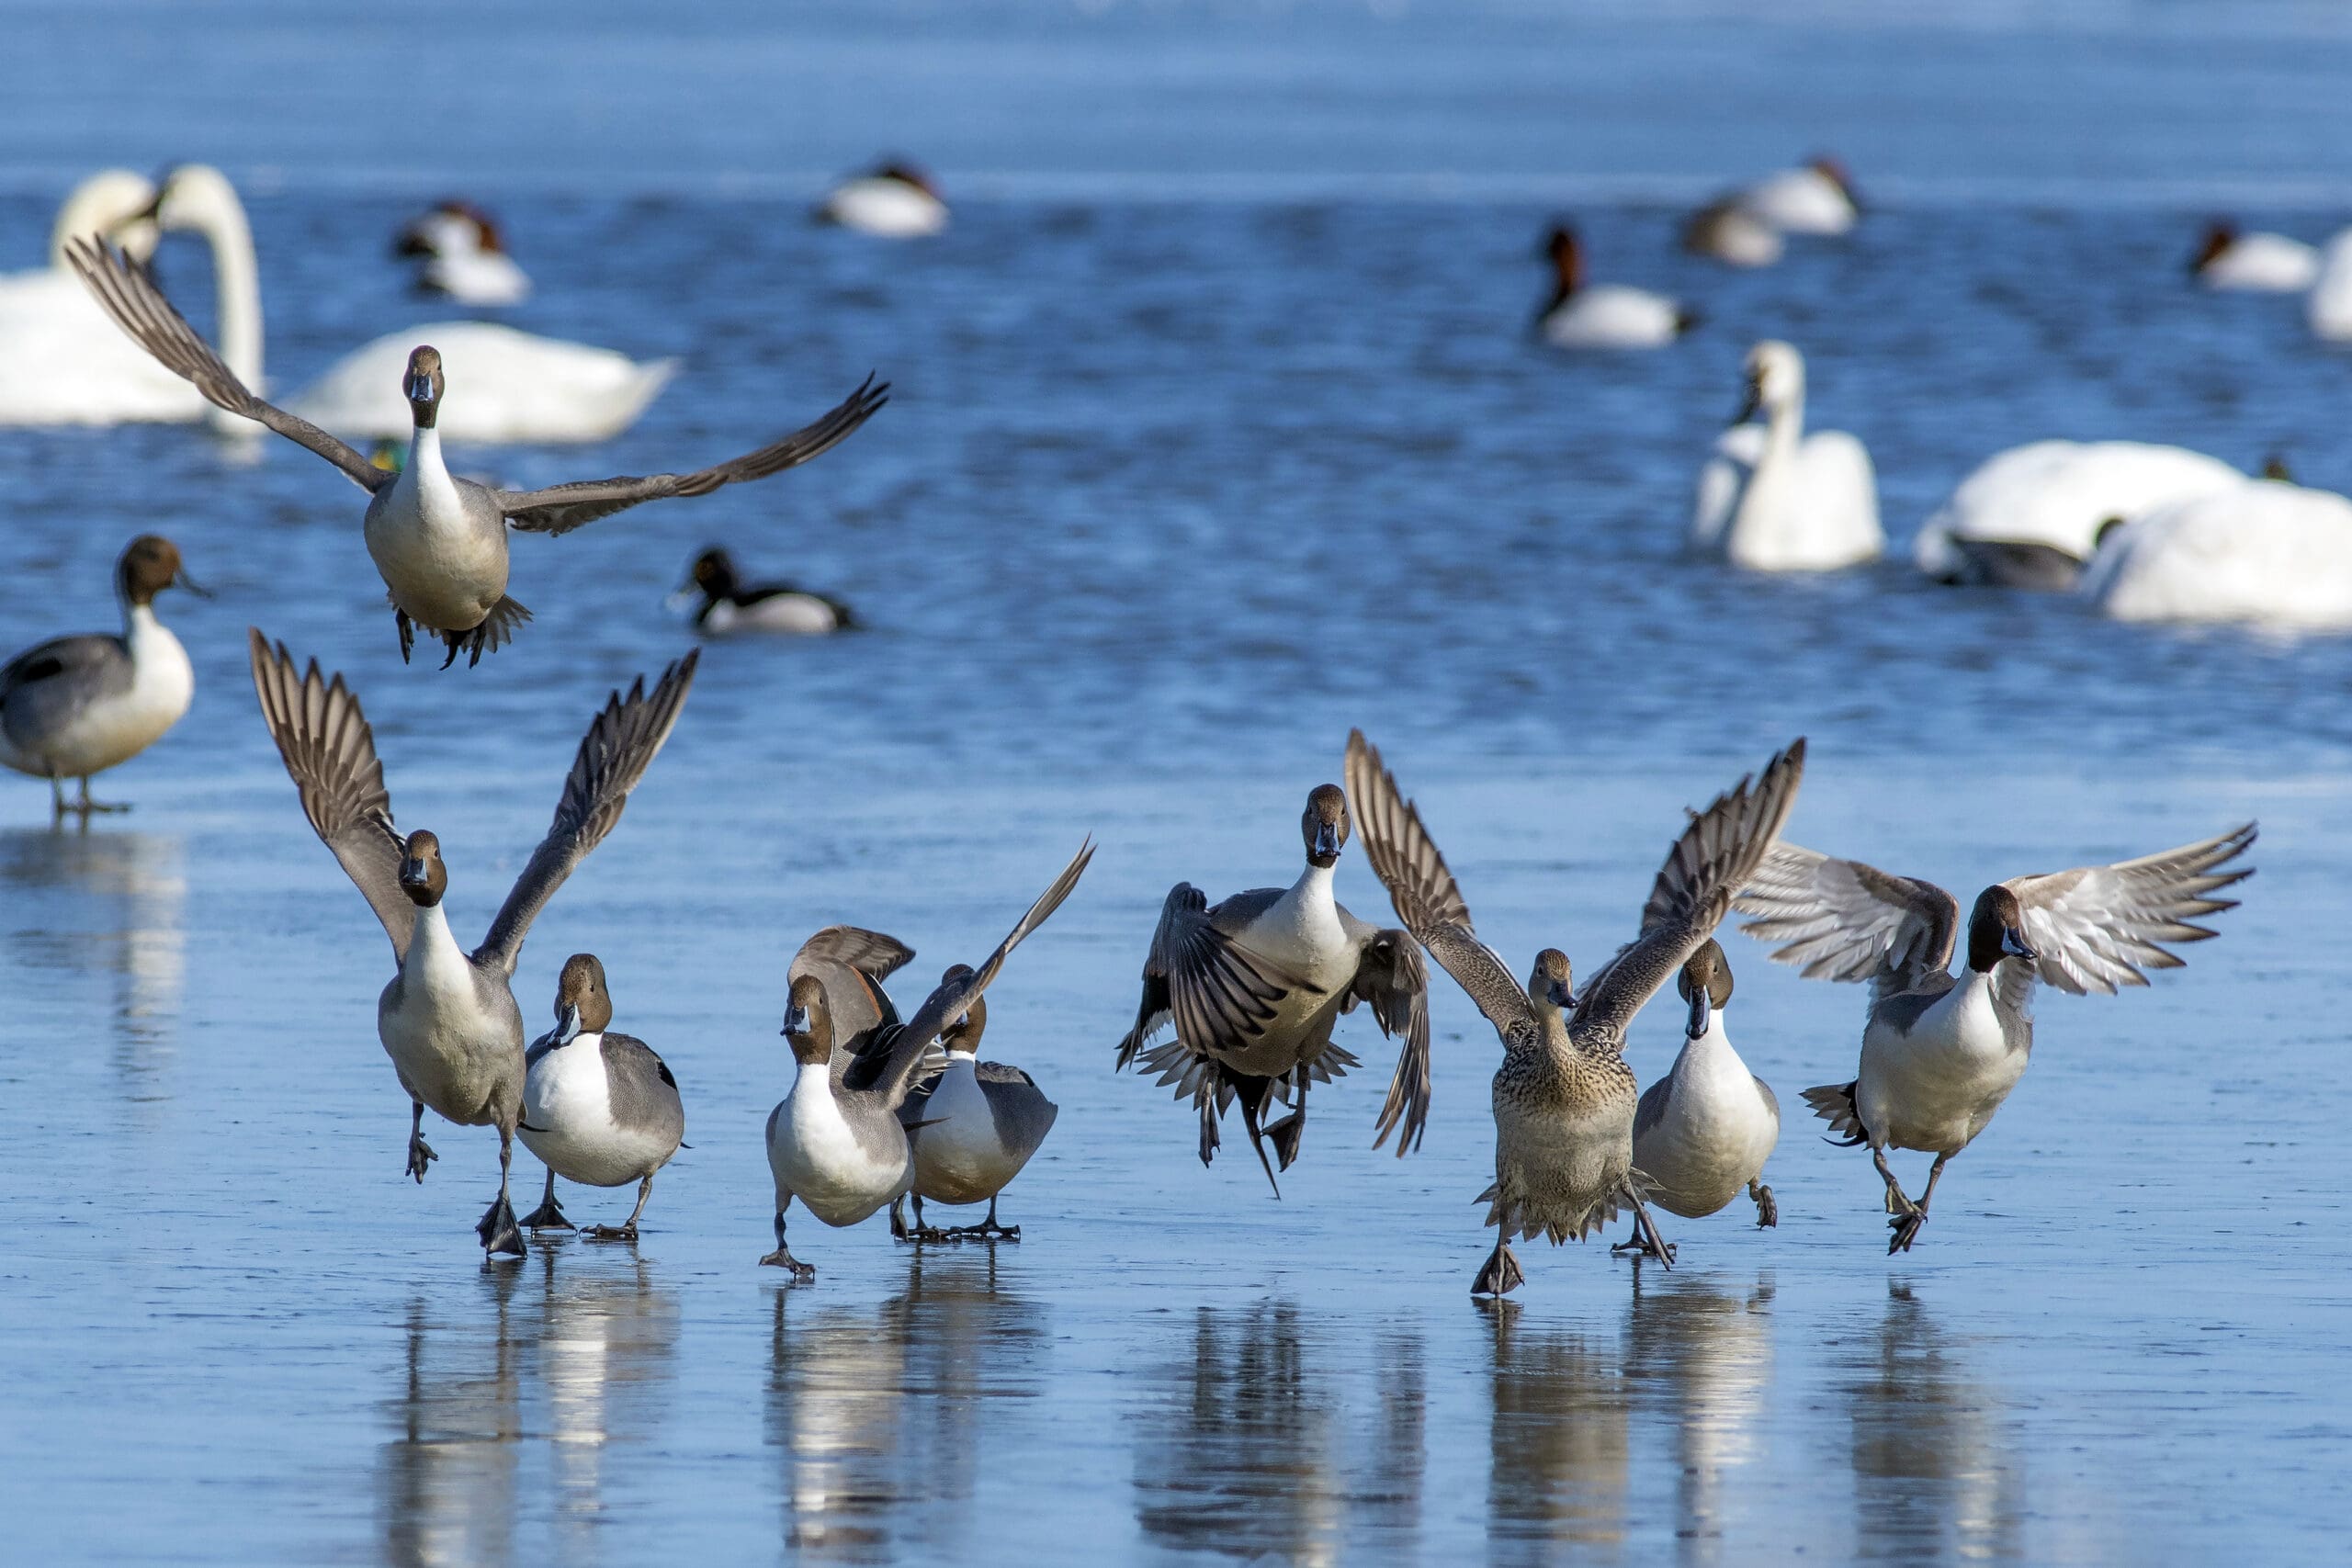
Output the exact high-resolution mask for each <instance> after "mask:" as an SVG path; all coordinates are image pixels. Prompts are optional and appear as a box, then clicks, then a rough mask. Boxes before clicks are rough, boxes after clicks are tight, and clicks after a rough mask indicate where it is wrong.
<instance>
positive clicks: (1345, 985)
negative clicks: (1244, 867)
mask: <svg viewBox="0 0 2352 1568" xmlns="http://www.w3.org/2000/svg"><path fill="white" fill-rule="evenodd" d="M1298 826H1299V836H1300V838H1301V839H1302V840H1304V842H1305V844H1306V868H1305V869H1304V870H1303V871H1301V872H1300V873H1299V876H1298V880H1297V881H1296V882H1294V883H1292V884H1291V885H1290V886H1288V887H1253V888H1251V889H1250V890H1249V891H1248V892H1246V893H1236V894H1234V895H1232V896H1231V897H1227V898H1226V899H1224V900H1223V901H1222V902H1219V903H1217V904H1214V905H1212V904H1211V903H1210V902H1209V901H1208V896H1207V895H1206V894H1204V893H1203V892H1202V891H1201V890H1200V889H1199V888H1197V887H1195V886H1193V885H1192V884H1191V883H1189V882H1180V883H1178V884H1177V885H1176V886H1174V887H1173V888H1172V889H1170V892H1169V895H1168V899H1167V902H1166V903H1165V904H1164V905H1162V906H1161V908H1160V911H1159V929H1158V930H1157V931H1153V932H1152V937H1151V951H1150V953H1148V954H1147V955H1146V957H1145V959H1144V964H1143V1000H1142V1001H1141V1003H1140V1004H1139V1005H1138V1006H1137V1007H1136V1022H1135V1027H1134V1028H1133V1029H1130V1030H1129V1031H1128V1032H1127V1034H1126V1038H1125V1039H1124V1040H1121V1041H1120V1042H1119V1055H1118V1062H1117V1066H1118V1067H1120V1068H1125V1067H1126V1066H1129V1065H1130V1064H1132V1063H1134V1062H1135V1061H1136V1060H1137V1059H1138V1058H1140V1059H1141V1060H1142V1062H1143V1065H1144V1066H1145V1067H1146V1068H1147V1069H1148V1070H1149V1071H1152V1072H1156V1073H1158V1074H1159V1075H1160V1078H1159V1081H1160V1082H1161V1083H1162V1084H1172V1085H1174V1086H1175V1089H1176V1098H1178V1099H1179V1100H1182V1099H1184V1098H1185V1097H1187V1096H1190V1097H1191V1099H1192V1101H1193V1107H1194V1109H1196V1110H1197V1111H1199V1113H1200V1120H1201V1143H1200V1151H1201V1163H1202V1164H1203V1165H1206V1164H1208V1163H1209V1161H1210V1160H1211V1159H1213V1158H1214V1157H1215V1156H1216V1150H1217V1119H1218V1117H1219V1116H1221V1115H1222V1114H1223V1113H1224V1111H1225V1108H1226V1107H1227V1105H1229V1104H1231V1103H1232V1102H1233V1101H1234V1100H1236V1099H1238V1100H1240V1102H1241V1125H1242V1126H1243V1128H1244V1129H1246V1130H1247V1131H1248V1133H1249V1134H1250V1146H1251V1147H1253V1148H1254V1149H1256V1150H1257V1152H1258V1163H1259V1164H1260V1165H1261V1166H1263V1167H1264V1168H1265V1171H1266V1180H1267V1182H1268V1183H1269V1184H1270V1185H1273V1186H1274V1195H1275V1196H1276V1197H1280V1196H1281V1195H1282V1189H1281V1187H1280V1185H1279V1184H1275V1183H1274V1167H1273V1166H1272V1165H1271V1164H1269V1163H1268V1162H1267V1158H1266V1146H1265V1139H1267V1138H1271V1139H1272V1140H1273V1145H1274V1153H1275V1156H1277V1157H1278V1158H1279V1159H1280V1160H1281V1162H1282V1168H1283V1169H1284V1170H1287V1169H1289V1168H1290V1165H1291V1162H1292V1161H1293V1160H1295V1159H1296V1158H1297V1157H1298V1145H1299V1137H1300V1135H1301V1134H1303V1133H1304V1132H1305V1131H1306V1091H1307V1089H1308V1088H1309V1086H1310V1085H1312V1084H1315V1083H1329V1081H1331V1080H1332V1079H1333V1078H1336V1077H1342V1076H1344V1075H1345V1074H1346V1072H1347V1071H1348V1069H1349V1068H1351V1067H1353V1066H1357V1065H1358V1063H1357V1058H1356V1057H1355V1055H1353V1054H1352V1053H1351V1052H1349V1051H1347V1050H1346V1049H1344V1048H1342V1047H1341V1046H1339V1045H1337V1044H1334V1043H1332V1040H1331V1029H1332V1026H1333V1025H1334V1024H1335V1023H1337V1022H1338V1021H1339V1019H1340V1014H1342V1013H1345V1012H1351V1011H1353V1010H1355V1008H1356V1006H1357V1005H1358V1004H1359V1003H1364V1004H1368V1005H1369V1006H1370V1007H1371V1009H1372V1015H1373V1017H1374V1020H1375V1021H1378V1023H1379V1025H1380V1030H1381V1032H1382V1033H1384V1034H1386V1035H1389V1036H1391V1037H1392V1038H1393V1037H1394V1036H1397V1035H1399V1034H1401V1035H1403V1036H1404V1037H1405V1045H1404V1049H1403V1050H1402V1051H1400V1052H1399V1053H1398V1054H1397V1070H1396V1073H1395V1075H1394V1076H1393V1077H1391V1078H1390V1079H1389V1084H1388V1099H1387V1101H1386V1103H1385V1104H1384V1105H1383V1106H1382V1107H1381V1111H1380V1119H1379V1122H1377V1124H1376V1134H1375V1136H1374V1139H1373V1146H1374V1148H1378V1147H1380V1146H1381V1145H1383V1144H1385V1143H1386V1142H1387V1140H1388V1134H1390V1133H1391V1132H1394V1133H1396V1134H1397V1156H1399V1157H1400V1158H1401V1157H1402V1156H1404V1155H1405V1154H1406V1153H1408V1151H1409V1150H1411V1149H1413V1148H1415V1147H1417V1146H1418V1145H1419V1143H1420V1140H1421V1129H1422V1126H1423V1124H1424V1123H1425V1122H1427V1121H1428V1119H1429V1108H1430V1019H1429V984H1430V982H1429V970H1428V968H1427V967H1426V966H1425V965H1424V964H1422V963H1421V953H1420V949H1419V947H1417V946H1415V945H1414V943H1413V939H1412V937H1411V936H1410V935H1408V933H1406V932H1404V931H1397V930H1396V929H1394V928H1391V929H1387V930H1383V929H1381V928H1378V927H1375V926H1371V925H1367V924H1365V923H1364V922H1363V921H1362V920H1360V919H1356V918H1355V917H1354V916H1353V915H1351V914H1350V913H1348V911H1347V909H1346V908H1345V907H1344V906H1342V905H1341V904H1340V902H1339V901H1338V900H1337V899H1335V898H1334V897H1332V896H1331V875H1332V871H1333V869H1334V868H1335V867H1336V866H1338V864H1339V863H1340V850H1341V848H1342V847H1344V846H1345V845H1346V843H1347V841H1348V837H1349V835H1350V834H1351V832H1352V831H1353V826H1352V824H1351V821H1350V818H1349V816H1348V799H1347V796H1346V795H1343V794H1341V793H1340V787H1339V785H1337V784H1318V785H1317V786H1316V788H1315V790H1314V791H1313V793H1311V794H1310V795H1307V797H1306V810H1305V811H1304V812H1302V813H1301V814H1300V816H1299V825H1298ZM1170 1021H1173V1022H1174V1024H1175V1026H1176V1037H1175V1038H1174V1039H1173V1040H1170V1042H1168V1043H1166V1044H1164V1045H1160V1046H1157V1047H1154V1048H1152V1049H1150V1050H1146V1049H1145V1046H1146V1045H1147V1043H1148V1042H1149V1041H1150V1039H1151V1037H1152V1035H1154V1034H1155V1033H1157V1032H1159V1027H1160V1026H1161V1025H1162V1024H1164V1023H1168V1022H1170ZM1277 1099H1279V1100H1282V1101H1283V1103H1284V1104H1285V1105H1288V1106H1290V1107H1292V1110H1291V1113H1290V1114H1289V1115H1287V1116H1285V1117H1283V1119H1282V1120H1281V1121H1279V1122H1274V1123H1272V1125H1270V1126H1267V1125H1261V1119H1262V1117H1263V1116H1264V1114H1265V1112H1266V1110H1267V1108H1268V1107H1269V1106H1270V1105H1271V1104H1272V1102H1273V1101H1274V1100H1277ZM1261 1134H1262V1136H1261Z"/></svg>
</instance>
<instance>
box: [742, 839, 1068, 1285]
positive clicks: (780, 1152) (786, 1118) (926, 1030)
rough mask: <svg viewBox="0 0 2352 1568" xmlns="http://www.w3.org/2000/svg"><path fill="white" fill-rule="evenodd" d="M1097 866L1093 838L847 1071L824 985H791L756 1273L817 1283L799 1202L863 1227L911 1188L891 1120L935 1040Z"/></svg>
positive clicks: (815, 981) (819, 981)
mask: <svg viewBox="0 0 2352 1568" xmlns="http://www.w3.org/2000/svg"><path fill="white" fill-rule="evenodd" d="M1093 858H1094V841H1093V840H1091V839H1089V840H1087V841H1086V843H1085V844H1083V845H1082V846H1080V850H1079V852H1078V853H1077V854H1076V855H1075V856H1073V857H1071V860H1070V863H1069V864H1068V865H1066V866H1064V867H1063V868H1062V872H1061V874H1060V875H1059V876H1057V877H1056V878H1055V879H1054V882H1053V885H1052V886H1049V887H1047V888H1046V891H1045V892H1044V893H1043V894H1041V895H1039V896H1038V898H1037V901H1036V902H1035V903H1034V904H1032V905H1030V906H1029V909H1028V912H1027V913H1025V914H1023V916H1022V917H1021V919H1020V921H1019V923H1017V924H1016V925H1014V927H1013V928H1012V931H1011V933H1010V934H1008V935H1007V936H1006V937H1005V939H1004V940H1003V941H1002V942H999V943H998V944H997V948H996V951H995V952H994V953H990V954H989V957H988V960H987V962H985V963H983V964H981V965H980V966H979V967H978V969H977V970H969V971H963V972H957V971H950V973H951V974H952V975H954V976H955V977H954V978H952V979H949V980H946V981H943V982H942V983H941V984H940V986H939V987H938V988H937V989H935V990H933V992H932V993H931V995H930V996H929V997H928V998H924V1001H923V1004H922V1007H921V1008H919V1009H917V1010H916V1011H915V1015H914V1017H913V1018H912V1019H910V1020H909V1021H906V1022H905V1023H884V1024H881V1025H879V1026H878V1028H877V1030H876V1033H875V1035H874V1037H873V1038H872V1040H871V1041H870V1042H869V1043H866V1045H865V1050H864V1052H863V1053H862V1054H859V1055H855V1056H854V1058H853V1059H851V1060H848V1061H847V1062H845V1063H844V1062H843V1061H842V1058H843V1057H844V1056H845V1055H849V1052H848V1049H847V1047H848V1044H849V1043H850V1040H851V1039H852V1038H854V1037H853V1036H851V1035H849V1034H847V1033H846V1032H844V1031H843V1030H841V1029H837V1028H836V1026H835V1022H834V1019H833V1012H832V1000H831V995H830V990H829V986H828V982H827V977H826V976H823V975H820V974H816V973H809V972H807V971H803V972H802V973H801V974H800V975H799V976H797V978H795V979H794V980H793V981H792V996H791V1000H790V1002H789V1004H788V1005H787V1007H786V1010H785V1015H784V1031H783V1032H784V1036H785V1038H786V1040H788V1041H790V1042H791V1044H792V1055H793V1060H794V1061H795V1062H796V1063H797V1064H798V1072H797V1076H796V1077H794V1078H793V1080H792V1089H791V1090H790V1091H789V1092H788V1093H786V1095H785V1097H784V1099H783V1100H782V1101H780V1102H779V1103H778V1104H777V1106H776V1108H775V1110H774V1111H770V1112H769V1113H768V1127H767V1146H768V1170H769V1173H770V1174H771V1175H772V1176H774V1177H775V1251H774V1252H771V1253H769V1254H768V1255H767V1256H766V1257H764V1258H761V1259H760V1261H761V1263H763V1264H765V1265H770V1266H773V1267H775V1268H779V1269H788V1270H789V1271H790V1272H791V1275H792V1278H793V1280H794V1281H795V1282H796V1283H797V1282H799V1281H802V1280H813V1279H815V1278H816V1275H817V1270H816V1269H815V1268H813V1267H812V1266H810V1265H809V1264H807V1263H803V1262H801V1261H800V1260H799V1259H798V1258H795V1257H793V1256H792V1250H791V1248H790V1247H788V1246H787V1245H786V1241H785V1215H786V1211H787V1210H788V1209H790V1208H791V1206H792V1201H793V1200H794V1199H796V1198H797V1199H798V1200H799V1201H800V1202H801V1204H802V1206H803V1207H805V1208H807V1209H808V1211H809V1213H812V1214H814V1215H816V1216H817V1218H818V1219H820V1220H821V1221H823V1222H824V1223H825V1224H828V1225H831V1226H834V1227H835V1228H840V1227H842V1226H847V1225H854V1224H857V1223H858V1222H859V1221H861V1220H865V1219H867V1218H869V1217H870V1216H872V1215H873V1214H874V1213H876V1212H878V1211H879V1210H881V1209H882V1208H884V1207H886V1206H888V1205H889V1204H892V1203H895V1202H896V1201H898V1200H899V1199H900V1198H902V1197H904V1196H905V1195H906V1194H907V1192H908V1191H909V1190H911V1189H912V1188H913V1186H914V1180H915V1159H914V1151H913V1149H912V1147H911V1146H910V1145H909V1143H908V1137H907V1129H906V1127H905V1125H904V1124H903V1123H901V1122H900V1121H899V1109H900V1108H901V1107H902V1106H904V1105H905V1103H906V1100H907V1096H908V1095H909V1094H910V1093H911V1092H913V1090H914V1089H915V1088H916V1087H917V1085H918V1084H919V1083H920V1082H921V1081H922V1079H924V1078H927V1077H932V1076H935V1075H936V1074H937V1073H938V1072H939V1071H941V1070H942V1069H943V1068H944V1067H945V1066H946V1065H947V1064H946V1058H945V1056H944V1055H943V1054H942V1053H941V1052H939V1051H937V1050H935V1049H933V1042H935V1041H936V1040H937V1039H938V1038H939V1035H940V1032H941V1031H942V1030H944V1029H948V1028H951V1027H952V1026H954V1024H955V1023H956V1021H957V1020H959V1019H961V1018H962V1017H963V1016H964V1014H965V1013H966V1012H967V1010H969V1009H970V1008H971V1006H972V1005H973V1004H974V1003H975V1002H977V1001H978V999H979V997H980V993H981V992H983V991H985V990H987V989H988V987H989V983H990V982H991V981H993V980H994V979H995V978H996V976H997V973H998V971H999V970H1001V969H1002V968H1003V967H1004V961H1005V959H1006V958H1007V957H1009V956H1010V955H1011V954H1012V950H1013V949H1014V948H1016V947H1018V946H1020V945H1021V942H1022V939H1023V938H1024V937H1026V936H1027V935H1028V934H1029V933H1030V932H1032V931H1035V930H1036V929H1037V928H1038V927H1039V926H1041V925H1043V924H1045V923H1046V919H1048V918H1049V917H1050V916H1051V915H1052V914H1053V912H1054V911H1055V910H1056V909H1057V908H1061V905H1062V901H1063V900H1064V899H1066V898H1068V897H1069V895H1070V891H1071V889H1073V888H1075V887H1076V886H1078V879H1079V878H1080V877H1081V876H1083V875H1084V874H1086V867H1087V864H1088V863H1089V862H1091V860H1093ZM859 973H862V971H859ZM835 978H836V979H837V980H838V979H840V978H841V976H835ZM876 989H878V987H876ZM882 1005H885V1006H887V998H885V999H884V1003H883V1004H882ZM845 1022H846V1021H845Z"/></svg>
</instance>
